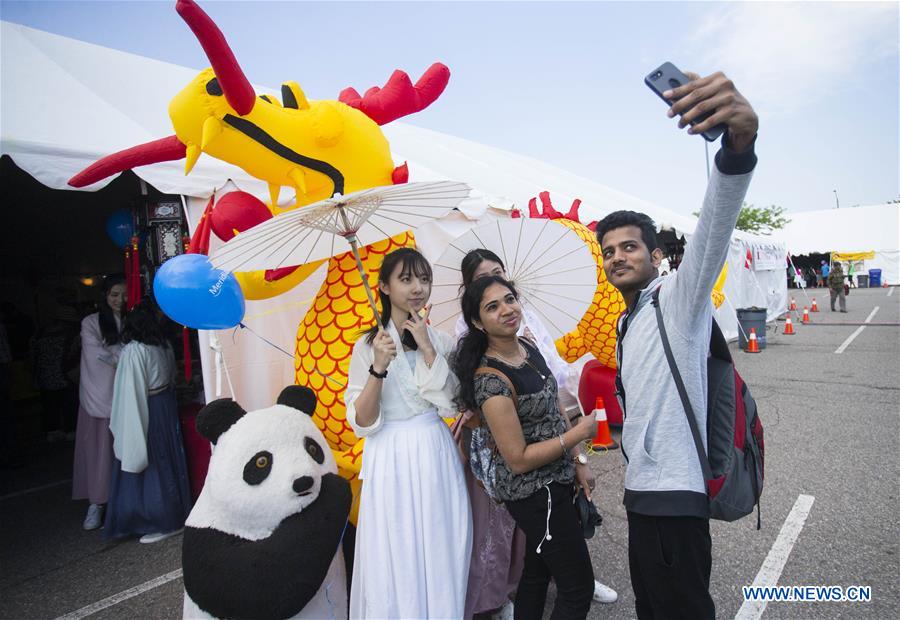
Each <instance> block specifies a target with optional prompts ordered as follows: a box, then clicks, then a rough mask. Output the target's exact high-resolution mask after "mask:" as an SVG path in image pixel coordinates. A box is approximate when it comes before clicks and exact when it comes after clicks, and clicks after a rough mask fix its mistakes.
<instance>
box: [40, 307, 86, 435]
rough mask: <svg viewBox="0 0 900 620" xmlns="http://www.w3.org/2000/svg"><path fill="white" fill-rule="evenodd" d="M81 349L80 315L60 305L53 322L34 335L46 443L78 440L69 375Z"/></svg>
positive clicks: (70, 308)
mask: <svg viewBox="0 0 900 620" xmlns="http://www.w3.org/2000/svg"><path fill="white" fill-rule="evenodd" d="M78 348H79V342H78V315H77V314H76V313H75V309H74V308H72V307H70V306H64V305H59V306H57V308H56V315H55V317H54V319H53V321H52V322H51V323H50V324H49V325H47V326H46V327H44V328H42V329H40V330H39V331H38V332H37V334H36V335H35V337H34V342H33V344H32V350H31V355H32V360H31V361H32V368H33V373H34V380H35V384H36V385H37V388H38V390H40V392H41V406H42V410H43V415H42V418H43V430H44V432H45V433H46V434H47V441H51V442H52V441H62V440H68V441H72V440H74V439H75V435H74V431H75V412H76V409H77V405H76V400H75V383H74V382H73V381H72V378H71V376H70V375H71V374H72V370H73V369H74V368H75V367H76V366H77V365H78Z"/></svg>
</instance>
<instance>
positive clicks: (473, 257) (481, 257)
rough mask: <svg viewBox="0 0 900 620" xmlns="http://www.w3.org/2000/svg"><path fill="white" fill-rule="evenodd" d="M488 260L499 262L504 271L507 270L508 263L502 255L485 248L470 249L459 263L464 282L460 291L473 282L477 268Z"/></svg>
mask: <svg viewBox="0 0 900 620" xmlns="http://www.w3.org/2000/svg"><path fill="white" fill-rule="evenodd" d="M486 260H489V261H491V262H494V263H497V264H499V265H500V268H501V269H503V271H504V272H505V271H506V265H504V264H503V261H502V260H500V257H499V256H497V255H496V254H494V253H493V252H491V251H490V250H486V249H484V248H476V249H474V250H469V252H468V253H467V254H466V255H465V256H464V257H463V259H462V263H460V265H459V270H460V272H461V273H462V284H461V285H460V287H459V290H460V291H461V290H463V289H464V288H466V287H467V286H469V285H470V284H472V280H473V279H474V278H475V270H476V269H478V266H479V265H481V263H483V262H484V261H486Z"/></svg>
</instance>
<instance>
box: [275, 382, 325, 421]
mask: <svg viewBox="0 0 900 620" xmlns="http://www.w3.org/2000/svg"><path fill="white" fill-rule="evenodd" d="M278 404H279V405H287V406H288V407H293V408H294V409H296V410H298V411H302V412H303V413H305V414H306V415H308V416H309V417H312V414H313V413H315V411H316V395H315V393H314V392H313V391H312V390H311V389H309V388H308V387H306V386H305V385H289V386H287V387H286V388H284V389H283V390H281V394H279V395H278Z"/></svg>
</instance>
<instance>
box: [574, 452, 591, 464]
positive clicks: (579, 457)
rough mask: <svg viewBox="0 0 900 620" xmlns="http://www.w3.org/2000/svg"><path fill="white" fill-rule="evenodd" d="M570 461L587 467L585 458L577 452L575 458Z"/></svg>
mask: <svg viewBox="0 0 900 620" xmlns="http://www.w3.org/2000/svg"><path fill="white" fill-rule="evenodd" d="M572 460H573V461H575V464H576V465H587V462H588V461H587V457H586V456H585V455H584V454H582V453H581V452H579V453H578V454H576V455H575V456H573V457H572Z"/></svg>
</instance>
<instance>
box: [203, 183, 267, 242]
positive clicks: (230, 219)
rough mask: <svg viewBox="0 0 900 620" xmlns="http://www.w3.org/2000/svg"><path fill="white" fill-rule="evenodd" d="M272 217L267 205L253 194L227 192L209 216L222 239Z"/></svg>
mask: <svg viewBox="0 0 900 620" xmlns="http://www.w3.org/2000/svg"><path fill="white" fill-rule="evenodd" d="M271 217H272V212H271V211H269V207H267V206H266V204H265V203H264V202H263V201H261V200H259V199H258V198H257V197H256V196H254V195H253V194H248V193H247V192H228V193H227V194H225V195H224V196H222V197H221V198H220V199H219V202H217V203H216V206H215V208H214V209H213V210H212V214H211V216H210V219H209V221H210V226H212V230H213V232H214V233H216V236H217V237H218V238H219V239H221V240H222V241H228V240H229V239H231V238H232V237H234V235H235V233H237V232H243V231H245V230H247V229H248V228H252V227H253V226H256V225H257V224H259V223H260V222H264V221H266V220H268V219H270V218H271Z"/></svg>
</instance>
